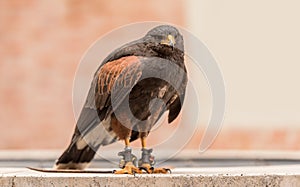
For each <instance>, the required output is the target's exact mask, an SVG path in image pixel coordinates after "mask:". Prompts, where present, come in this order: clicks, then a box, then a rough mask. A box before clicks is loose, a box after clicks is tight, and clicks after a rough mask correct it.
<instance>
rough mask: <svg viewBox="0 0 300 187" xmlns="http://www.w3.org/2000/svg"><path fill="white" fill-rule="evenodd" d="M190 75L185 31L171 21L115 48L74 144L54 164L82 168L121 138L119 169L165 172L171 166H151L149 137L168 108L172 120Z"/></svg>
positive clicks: (92, 92) (99, 73)
mask: <svg viewBox="0 0 300 187" xmlns="http://www.w3.org/2000/svg"><path fill="white" fill-rule="evenodd" d="M187 80H188V78H187V71H186V67H185V63H184V43H183V36H182V35H181V34H180V32H179V31H178V29H177V28H175V27H173V26H171V25H159V26H156V27H154V28H152V29H151V30H150V31H148V32H147V33H146V35H145V36H144V37H143V38H140V39H138V40H135V41H133V42H130V43H127V44H125V45H123V46H121V47H119V48H118V49H116V50H114V51H113V52H112V53H111V54H109V55H108V56H107V57H106V58H105V59H104V60H103V62H102V63H101V65H100V67H99V68H98V70H97V71H96V73H95V74H94V78H93V80H92V83H91V87H90V90H89V92H88V95H87V98H86V102H85V104H84V106H83V108H82V110H81V113H80V116H79V118H78V121H77V124H76V127H75V132H74V134H73V137H72V140H71V143H70V145H69V147H68V148H67V149H66V150H65V151H64V152H63V154H62V155H61V156H60V157H59V158H58V160H57V161H56V164H55V166H54V168H56V169H84V168H85V167H87V165H88V164H89V162H90V161H91V160H92V159H93V157H94V155H95V153H96V151H97V150H98V148H99V147H100V146H105V145H108V144H111V143H114V142H116V141H119V140H122V141H124V143H125V148H124V151H122V152H119V156H122V159H121V160H120V167H121V169H120V170H118V171H115V173H116V174H125V173H127V174H133V173H142V171H146V172H147V173H167V172H168V171H169V169H168V168H153V166H154V163H155V160H154V156H153V155H152V154H151V152H152V149H148V148H147V147H146V138H147V136H148V134H149V132H150V130H151V128H152V127H153V126H154V125H155V123H156V122H157V121H158V120H159V119H160V118H161V116H162V115H163V114H164V113H165V112H167V111H168V112H169V113H168V122H169V123H171V122H172V121H173V120H175V119H176V118H177V116H178V114H179V113H180V111H181V107H182V104H183V101H184V97H185V90H186V85H187ZM171 82H172V83H171ZM137 139H140V140H141V146H142V154H141V159H140V160H139V161H138V164H137V162H136V161H137V160H136V159H137V158H136V156H134V155H133V154H132V153H131V148H130V142H132V141H134V140H137Z"/></svg>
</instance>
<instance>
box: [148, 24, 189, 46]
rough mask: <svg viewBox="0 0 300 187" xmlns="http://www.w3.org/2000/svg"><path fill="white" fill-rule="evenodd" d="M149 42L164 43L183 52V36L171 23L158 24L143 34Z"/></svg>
mask: <svg viewBox="0 0 300 187" xmlns="http://www.w3.org/2000/svg"><path fill="white" fill-rule="evenodd" d="M145 38H146V39H147V40H148V41H149V40H150V41H151V42H155V43H156V44H158V45H166V46H170V47H172V48H177V49H179V50H180V51H182V52H183V50H184V46H183V37H182V35H181V34H180V33H179V31H178V30H177V29H176V28H175V27H173V26H171V25H160V26H157V27H154V28H153V29H151V30H150V31H149V32H148V33H147V34H146V36H145Z"/></svg>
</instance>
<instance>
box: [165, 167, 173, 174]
mask: <svg viewBox="0 0 300 187" xmlns="http://www.w3.org/2000/svg"><path fill="white" fill-rule="evenodd" d="M164 169H165V170H166V172H168V173H169V174H172V171H171V169H169V168H164Z"/></svg>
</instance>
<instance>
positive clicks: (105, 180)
mask: <svg viewBox="0 0 300 187" xmlns="http://www.w3.org/2000/svg"><path fill="white" fill-rule="evenodd" d="M0 173H1V179H0V186H5V187H6V186H7V187H10V186H20V187H21V186H22V187H26V186H45V187H46V186H52V187H53V186H289V187H290V186H299V185H300V166H299V165H294V166H279V167H278V166H276V167H273V166H267V167H265V166H264V167H228V168H219V167H214V168H175V169H173V174H155V175H154V174H152V175H149V174H139V175H138V174H137V175H135V176H133V175H115V174H86V173H42V172H36V171H31V170H29V169H26V168H1V169H0Z"/></svg>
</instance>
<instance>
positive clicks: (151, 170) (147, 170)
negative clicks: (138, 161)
mask: <svg viewBox="0 0 300 187" xmlns="http://www.w3.org/2000/svg"><path fill="white" fill-rule="evenodd" d="M139 169H140V170H144V171H146V172H147V173H148V174H151V173H153V170H154V168H153V167H150V168H146V167H139Z"/></svg>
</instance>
